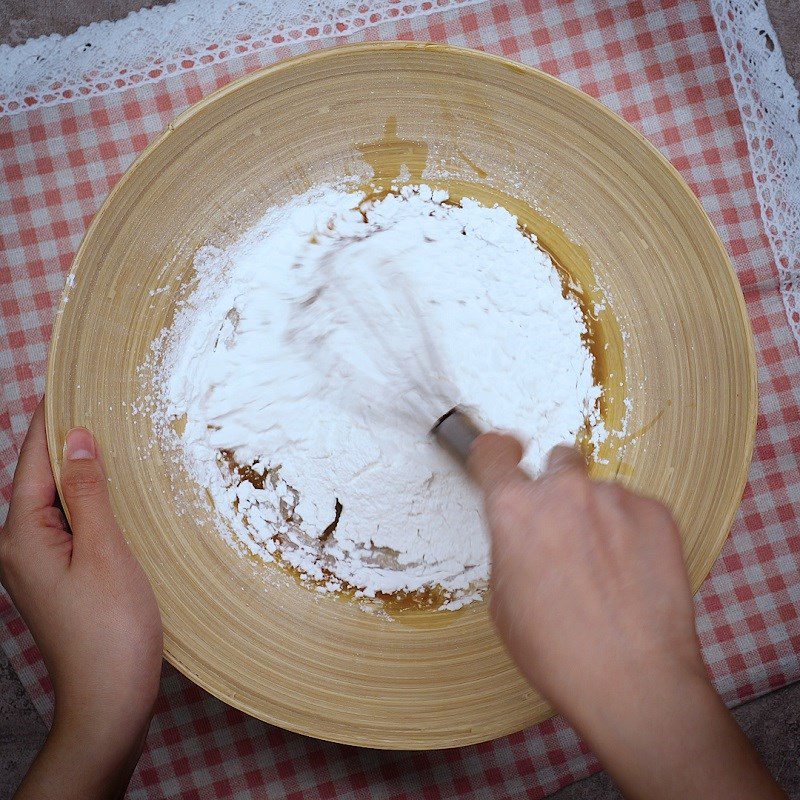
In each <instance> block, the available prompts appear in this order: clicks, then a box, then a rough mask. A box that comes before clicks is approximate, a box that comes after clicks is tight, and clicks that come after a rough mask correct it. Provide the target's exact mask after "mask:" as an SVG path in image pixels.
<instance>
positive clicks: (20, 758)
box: [0, 0, 800, 800]
mask: <svg viewBox="0 0 800 800" xmlns="http://www.w3.org/2000/svg"><path fill="white" fill-rule="evenodd" d="M170 1H171V0H4V2H3V4H2V5H1V6H0V43H8V44H12V45H15V44H20V43H22V42H24V41H25V40H26V39H27V38H29V37H35V36H40V35H42V34H47V33H54V32H55V33H62V34H66V33H70V32H71V31H73V30H75V29H76V28H77V27H79V26H80V25H85V24H88V23H90V22H92V21H94V20H99V19H118V18H121V17H123V16H125V15H126V14H128V13H130V12H131V11H135V10H137V9H140V8H142V7H151V6H155V5H164V4H166V3H168V2H170ZM767 8H768V10H769V14H770V18H771V20H772V23H773V25H774V27H775V30H776V32H777V34H778V39H779V40H780V43H781V47H782V49H783V52H784V56H785V58H786V65H787V69H788V71H789V73H790V74H791V75H792V76H793V77H794V79H795V82H796V83H797V85H798V87H800V17H799V16H798V14H797V0H767ZM734 715H735V716H736V719H737V721H738V722H739V724H740V725H741V727H742V729H743V730H744V732H745V733H746V734H747V736H748V737H749V738H750V739H751V741H752V742H753V744H754V745H755V747H756V748H757V749H758V751H759V752H760V753H761V755H762V757H763V759H764V761H765V762H766V764H767V766H768V768H769V769H770V771H771V772H772V773H773V774H774V775H775V777H776V778H777V779H778V781H779V782H780V783H781V784H782V786H783V787H784V788H785V789H786V791H787V792H788V793H789V796H790V797H791V798H797V799H798V800H800V684H795V685H793V686H788V687H785V688H783V689H779V690H778V691H775V692H772V693H771V694H768V695H765V696H763V697H760V698H758V699H756V700H753V701H751V702H749V703H746V704H744V705H742V706H740V707H739V708H738V709H736V710H735V711H734ZM45 734H46V728H45V726H44V723H43V722H42V720H41V718H40V717H39V715H38V713H37V712H36V710H35V709H34V707H33V705H32V704H31V702H30V700H29V699H28V696H27V695H26V693H25V690H24V689H23V688H22V686H21V684H20V683H19V680H18V679H17V676H16V674H15V673H14V671H13V669H12V668H11V667H10V665H9V664H8V661H7V660H6V657H5V656H4V655H3V653H2V651H0V800H8V798H10V797H11V796H12V794H13V791H14V789H15V788H16V786H17V785H18V783H19V781H20V780H21V779H22V776H23V775H24V773H25V771H26V770H27V767H28V764H29V763H30V761H31V759H32V758H33V757H34V755H35V754H36V752H37V751H38V749H39V748H40V747H41V745H42V743H43V741H44V738H45ZM621 797H622V796H621V795H620V793H619V792H618V790H617V789H616V788H615V787H614V785H613V783H612V781H611V780H610V778H609V777H608V776H607V775H606V774H605V773H603V772H601V773H598V774H596V775H592V776H591V777H589V778H586V779H584V780H582V781H579V782H577V783H575V784H573V785H572V786H569V787H567V788H566V789H562V790H561V791H560V792H558V793H557V794H555V795H553V798H554V800H589V798H591V800H616V798H621Z"/></svg>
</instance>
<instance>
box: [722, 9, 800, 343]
mask: <svg viewBox="0 0 800 800" xmlns="http://www.w3.org/2000/svg"><path fill="white" fill-rule="evenodd" d="M711 9H712V13H713V15H714V20H715V22H716V25H717V32H718V33H719V38H720V41H721V42H722V47H723V50H724V51H725V59H726V61H727V64H728V70H729V72H730V74H731V82H732V83H733V91H734V93H735V95H736V101H737V103H738V104H739V110H740V112H741V116H742V124H743V126H744V130H745V135H746V137H747V146H748V152H749V154H750V163H751V166H752V169H753V180H754V183H755V187H756V193H757V195H758V201H759V205H760V206H761V217H762V220H763V222H764V229H765V231H766V234H767V239H768V240H769V243H770V246H771V248H772V254H773V256H774V258H775V265H776V267H777V270H778V277H779V280H780V287H781V294H782V296H783V303H784V306H785V307H786V316H787V318H788V320H789V326H790V328H791V329H792V333H793V334H794V338H795V341H796V342H797V345H798V347H799V348H800V95H798V91H797V87H796V86H795V85H794V82H793V81H792V79H791V78H790V76H789V73H788V72H787V70H786V62H785V61H784V58H783V53H782V52H781V48H780V43H779V42H778V37H777V36H776V34H775V29H774V28H773V27H772V23H771V22H770V19H769V15H768V13H767V8H766V4H765V2H764V0H712V2H711Z"/></svg>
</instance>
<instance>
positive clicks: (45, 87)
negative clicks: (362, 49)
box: [0, 0, 486, 115]
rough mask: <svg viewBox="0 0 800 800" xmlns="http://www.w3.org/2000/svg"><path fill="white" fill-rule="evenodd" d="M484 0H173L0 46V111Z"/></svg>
mask: <svg viewBox="0 0 800 800" xmlns="http://www.w3.org/2000/svg"><path fill="white" fill-rule="evenodd" d="M483 2H486V0H203V1H202V2H198V0H175V2H174V3H171V4H170V5H166V6H157V7H155V8H144V9H141V10H140V11H136V12H134V13H132V14H129V15H128V16H127V17H125V18H124V19H120V20H116V21H114V22H110V21H103V22H93V23H92V24H90V25H86V26H84V27H82V28H79V29H78V30H77V31H75V32H74V33H71V34H69V35H68V36H61V35H59V34H52V35H50V36H40V37H39V38H37V39H30V40H28V41H27V42H26V43H25V44H22V45H18V46H17V47H11V46H9V45H0V115H4V114H5V115H11V114H18V113H20V112H23V111H26V110H27V109H30V108H35V107H37V106H38V107H41V106H49V105H55V104H58V103H68V102H71V101H73V100H77V99H81V98H83V97H89V96H91V95H99V94H107V93H109V92H115V91H122V90H124V89H127V88H128V87H130V86H136V85H139V84H142V83H153V82H155V81H159V80H162V79H163V78H166V77H169V76H172V75H178V74H180V73H182V72H188V71H189V70H193V69H197V68H198V67H204V66H208V65H210V64H215V63H218V62H221V61H226V60H228V59H232V58H238V57H240V56H244V55H247V54H248V53H254V52H258V51H262V50H271V49H275V48H277V47H281V46H286V45H294V44H297V43H300V42H307V41H312V40H324V39H331V38H334V37H339V36H350V35H353V34H355V33H358V32H360V31H363V30H365V29H367V28H372V27H375V26H376V25H380V24H382V23H384V22H398V21H400V20H409V19H412V18H414V17H421V16H426V15H429V14H436V13H440V12H443V11H449V10H452V9H454V8H457V7H464V6H473V5H478V4H480V3H483Z"/></svg>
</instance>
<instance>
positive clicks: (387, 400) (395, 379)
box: [157, 185, 599, 606]
mask: <svg viewBox="0 0 800 800" xmlns="http://www.w3.org/2000/svg"><path fill="white" fill-rule="evenodd" d="M362 201H363V202H362ZM334 260H335V261H336V263H337V269H338V270H340V271H341V270H343V269H344V270H353V273H352V274H353V276H357V275H359V274H360V275H361V276H362V277H364V276H373V277H376V278H377V279H378V284H377V285H380V286H382V287H383V289H382V291H384V293H388V294H389V295H391V292H392V286H393V285H394V284H395V282H396V279H397V280H400V279H402V285H403V287H404V291H406V292H408V291H410V292H412V293H413V300H414V304H415V307H416V308H417V309H419V311H420V313H421V314H424V317H425V320H426V325H427V328H428V329H429V331H430V334H431V337H432V338H433V340H434V341H435V343H436V345H437V347H438V349H439V350H440V355H441V359H442V361H443V363H444V365H445V368H446V371H447V373H448V377H449V379H450V381H451V383H452V391H453V392H454V393H457V394H458V397H453V400H454V401H455V400H460V401H462V402H464V403H466V404H468V405H469V406H470V407H471V408H472V409H473V410H474V411H475V416H476V417H477V418H478V419H479V420H480V421H481V422H482V423H483V424H484V425H486V426H487V427H492V428H501V429H509V430H513V431H516V432H517V433H518V434H519V435H521V436H522V437H523V438H524V440H525V441H526V442H527V446H528V449H527V454H526V461H525V464H526V466H527V468H528V469H529V470H531V471H533V472H535V471H537V470H538V469H539V468H540V467H541V465H542V462H543V460H544V457H545V455H546V453H547V452H548V450H549V449H550V448H551V447H552V446H554V445H555V444H558V443H560V442H564V441H567V442H571V441H574V440H575V437H576V434H577V433H578V431H579V430H580V429H581V428H582V427H583V426H584V425H585V424H586V421H587V420H588V421H589V422H590V423H592V422H593V421H594V422H595V423H599V420H598V419H597V412H596V400H597V398H598V395H599V389H598V387H596V386H595V385H594V384H593V382H592V357H591V354H590V352H589V351H588V349H587V347H586V346H585V344H584V343H583V341H582V339H581V335H582V334H583V333H584V332H585V327H584V323H583V320H582V317H581V314H580V310H579V308H578V307H577V304H576V303H575V302H574V301H573V300H572V299H571V298H569V297H568V298H564V296H563V295H562V287H561V282H560V280H559V276H558V274H557V272H556V270H555V268H554V266H553V264H552V262H551V260H550V258H549V257H548V255H547V254H546V253H544V252H543V251H542V250H541V249H539V248H538V247H537V246H536V243H535V241H533V240H532V239H531V238H530V237H527V236H526V235H524V234H523V233H522V232H521V231H520V229H519V227H518V225H517V220H516V218H515V217H514V216H513V215H511V214H510V213H509V212H508V211H506V210H505V209H503V208H499V207H494V208H487V207H484V206H482V205H480V204H479V203H477V202H475V201H473V200H469V199H464V200H463V201H462V202H461V203H460V204H459V205H456V204H451V203H449V202H448V200H447V194H446V193H445V192H442V191H431V189H430V188H429V187H427V186H424V185H423V186H418V187H405V188H404V189H403V190H402V191H401V192H398V193H397V194H390V195H388V196H387V197H385V198H384V199H380V200H366V201H365V198H364V196H363V195H362V194H360V193H347V192H343V191H339V190H336V189H333V188H319V189H317V190H315V191H312V192H310V193H308V194H307V195H304V196H302V197H298V198H295V199H294V200H293V201H291V202H290V203H288V204H287V205H285V206H282V207H279V208H276V209H274V210H273V211H272V212H271V213H270V214H269V215H268V216H267V218H266V219H264V220H263V221H262V223H261V224H260V225H259V226H258V227H257V228H256V229H255V230H254V231H252V232H251V233H250V234H249V235H248V236H247V237H245V238H244V239H243V240H241V241H240V242H239V243H237V244H236V245H235V246H233V247H231V248H229V249H227V250H224V251H223V250H219V249H215V248H210V247H206V248H203V249H202V250H201V251H199V252H198V254H197V257H196V260H195V268H196V272H197V286H196V288H195V290H194V292H193V294H192V296H191V297H190V298H189V300H188V301H187V302H186V303H184V304H183V306H182V307H181V308H180V309H179V310H178V312H177V314H176V317H175V322H174V324H173V326H172V328H171V329H170V330H169V331H166V332H165V334H164V335H163V336H162V337H161V339H160V340H159V344H158V347H159V353H158V363H159V365H160V366H159V377H160V380H161V385H162V387H163V389H162V390H161V395H160V398H159V403H158V405H159V409H160V410H159V411H158V412H157V413H158V414H160V415H161V417H162V420H163V421H168V420H173V421H174V420H176V419H181V420H182V421H183V420H184V419H185V426H184V427H183V430H182V433H181V434H180V446H181V448H182V451H183V459H184V462H185V466H186V468H187V469H188V470H189V471H190V472H191V473H192V474H193V475H194V477H195V478H196V479H197V482H198V484H199V485H200V486H202V487H203V488H204V489H206V488H207V490H208V492H209V493H210V495H211V497H212V498H213V502H214V507H215V514H216V515H217V517H218V522H219V527H220V530H221V531H222V532H223V534H224V535H225V536H227V537H230V538H231V541H233V542H235V543H237V544H239V545H244V546H245V547H247V548H248V549H249V550H250V551H252V552H253V553H256V554H258V555H260V556H261V557H263V558H266V559H280V560H282V561H284V562H286V563H288V564H290V565H291V566H293V567H294V568H296V569H297V570H298V571H299V572H300V573H301V575H303V576H305V577H307V578H310V579H313V580H315V581H318V582H319V584H318V588H319V589H320V591H323V590H327V589H330V590H335V589H338V588H340V587H341V586H342V585H347V586H349V587H354V588H355V589H357V590H358V594H359V595H361V594H363V595H366V596H374V595H376V593H395V592H415V591H421V590H426V589H432V588H437V589H441V590H443V591H444V596H445V597H446V598H448V599H449V602H450V605H451V606H455V605H458V604H460V603H463V602H466V601H468V600H469V599H472V598H473V597H475V596H476V593H479V592H480V591H481V589H482V588H483V587H484V586H485V583H486V580H487V578H488V573H489V543H488V540H487V536H486V534H485V532H484V521H483V518H482V511H481V503H480V498H479V496H478V494H477V492H476V490H475V489H474V487H473V486H472V485H471V484H470V481H469V480H468V479H467V478H466V476H465V475H464V474H463V472H462V471H461V469H460V468H459V467H458V466H456V465H455V464H454V463H453V462H451V461H450V459H449V458H448V457H447V456H446V455H445V454H444V453H443V452H441V451H440V450H439V449H438V447H437V445H436V443H435V442H434V441H433V439H432V438H431V437H430V436H429V435H428V431H429V429H430V427H431V425H432V424H433V422H434V421H435V418H436V417H435V416H432V417H426V416H425V415H424V414H417V415H415V414H409V413H408V406H407V404H405V403H404V402H403V397H404V394H405V393H406V390H407V387H406V386H404V385H403V380H404V377H403V374H404V373H403V372H402V371H400V372H398V371H396V370H394V369H392V368H390V367H391V365H387V367H386V369H383V368H382V365H381V362H380V359H376V358H375V357H374V352H373V355H372V357H370V356H369V352H370V346H371V345H372V344H373V342H372V341H371V339H370V338H369V336H368V334H365V331H364V330H363V329H361V328H359V327H358V326H357V325H353V324H352V323H353V319H354V317H353V316H352V315H348V314H340V313H337V311H336V309H337V306H336V305H330V304H329V305H328V306H326V307H325V308H326V309H327V310H326V312H325V313H318V314H309V315H307V317H306V318H302V320H303V324H302V325H299V324H298V314H299V313H300V312H301V311H302V309H304V308H309V307H310V306H311V305H312V304H313V303H314V302H315V301H316V300H317V299H319V297H320V296H322V295H323V294H324V293H325V292H326V291H329V289H330V281H331V272H330V265H331V263H333V262H334ZM346 285H347V286H348V287H350V289H351V291H353V289H352V287H353V286H355V287H357V286H358V284H357V283H354V284H350V283H346ZM354 291H357V288H356V289H355V290H354ZM343 296H344V298H345V306H346V299H347V295H346V294H345V295H343ZM389 299H390V300H391V298H389ZM340 301H341V298H340ZM320 305H321V306H322V305H323V304H320ZM338 307H341V302H340V306H338ZM388 308H390V309H391V302H389V304H388ZM393 322H394V320H393V317H392V315H391V314H390V313H387V314H386V315H385V323H386V324H385V326H382V330H384V331H385V332H386V335H387V336H389V337H390V339H391V341H392V343H393V345H395V346H396V347H397V348H398V350H399V351H401V352H405V353H407V354H408V353H410V354H411V355H412V356H413V354H414V352H415V348H417V347H418V340H415V339H414V338H413V335H412V334H413V331H411V330H410V329H408V328H406V327H404V326H403V325H393ZM407 335H408V337H409V338H408V341H406V336H407ZM364 354H366V355H364ZM446 410H447V408H441V409H439V410H438V413H444V412H445V411H446Z"/></svg>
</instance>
